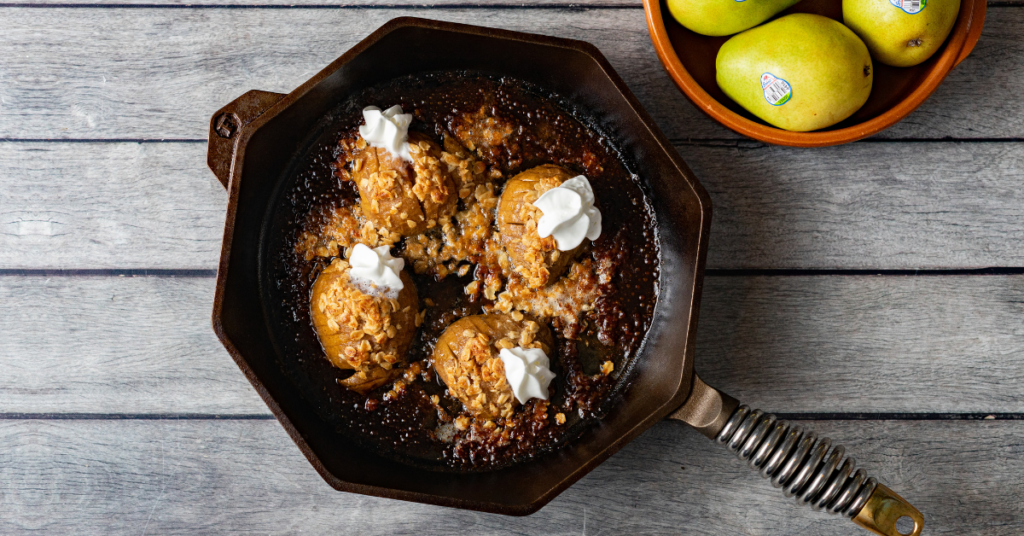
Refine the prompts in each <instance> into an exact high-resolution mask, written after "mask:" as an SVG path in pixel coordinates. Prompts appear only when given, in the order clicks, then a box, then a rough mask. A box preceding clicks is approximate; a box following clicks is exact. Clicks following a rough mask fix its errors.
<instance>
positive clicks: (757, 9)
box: [668, 0, 800, 36]
mask: <svg viewBox="0 0 1024 536" xmlns="http://www.w3.org/2000/svg"><path fill="white" fill-rule="evenodd" d="M799 1H800V0H668V10H669V11H670V12H671V13H672V16H673V17H675V19H676V20H677V21H679V24H682V25H683V26H685V27H687V28H689V29H690V30H693V31H694V32H697V33H699V34H701V35H713V36H720V35H732V34H734V33H737V32H742V31H743V30H746V29H748V28H753V27H754V26H757V25H758V24H761V23H762V22H764V21H766V20H768V19H770V18H772V17H774V16H775V14H777V13H779V12H780V11H782V10H784V9H786V8H788V7H791V6H793V5H795V4H796V3H797V2H799Z"/></svg>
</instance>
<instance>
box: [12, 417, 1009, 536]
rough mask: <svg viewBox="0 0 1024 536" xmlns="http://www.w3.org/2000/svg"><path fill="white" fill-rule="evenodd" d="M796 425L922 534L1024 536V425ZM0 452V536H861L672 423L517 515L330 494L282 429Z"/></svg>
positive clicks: (246, 428)
mask: <svg viewBox="0 0 1024 536" xmlns="http://www.w3.org/2000/svg"><path fill="white" fill-rule="evenodd" d="M802 424H804V425H806V426H809V427H811V428H813V429H816V430H819V431H820V432H821V433H822V434H824V435H827V436H829V437H831V438H833V439H834V440H836V441H838V442H840V443H842V444H845V445H846V446H848V447H849V449H850V450H852V451H853V452H855V453H856V456H857V459H858V463H860V464H861V465H862V466H863V467H865V468H867V469H868V470H869V471H871V472H872V474H878V475H883V480H884V482H886V483H887V484H888V485H890V486H891V487H893V488H896V489H899V490H900V491H901V492H902V493H904V495H905V496H906V497H907V498H908V499H910V500H912V501H913V502H914V503H915V505H916V506H917V507H918V508H920V509H921V510H922V512H923V513H924V514H925V516H927V519H928V520H929V523H930V524H929V526H928V527H929V528H928V529H926V530H927V532H926V534H930V535H936V534H946V535H951V536H1017V535H1019V534H1021V533H1022V532H1024V515H1022V513H1021V510H1020V505H1019V503H1016V502H1014V501H1013V500H1011V499H1010V498H1012V497H1019V496H1020V495H1021V494H1022V493H1024V481H1022V480H1021V478H1020V475H1021V472H1022V471H1024V450H1022V449H1021V439H1020V438H1021V436H1022V435H1024V423H1021V422H1019V421H1009V422H1007V421H939V422H909V423H907V422H896V421H872V422H864V421H853V422H836V421H832V422H827V421H810V422H805V423H802ZM0 441H3V444H4V445H5V448H4V449H3V450H0V496H2V497H4V501H5V505H4V510H3V514H2V515H0V533H3V534H12V533H21V532H24V533H32V532H41V533H50V534H65V533H68V532H69V531H71V532H72V533H75V534H83V533H89V534H182V535H192V534H235V533H239V532H241V533H246V534H300V533H302V534H358V535H361V536H362V535H381V536H391V535H395V534H401V535H420V534H467V535H488V536H491V535H493V536H497V535H522V534H543V535H566V536H568V535H570V534H572V535H578V534H586V535H590V536H594V535H616V534H644V535H653V534H700V535H716V536H717V535H722V534H730V535H733V534H749V535H766V534H772V535H774V534H780V535H787V536H791V535H800V536H859V535H861V536H862V535H864V534H866V533H864V532H861V531H860V529H858V528H857V527H856V526H854V525H853V524H852V523H850V522H849V521H845V520H842V519H840V518H837V517H832V516H828V515H826V514H824V513H820V512H814V511H812V510H810V509H809V508H806V507H801V508H797V506H796V505H795V502H793V501H791V500H787V499H785V498H784V497H783V496H782V494H781V493H780V492H779V491H778V490H775V489H773V488H772V487H771V485H770V484H768V483H767V482H765V481H764V480H763V479H762V478H761V477H760V476H759V475H757V474H756V473H755V472H754V471H751V470H750V469H749V468H747V466H746V465H745V464H743V463H741V462H740V461H739V460H737V459H735V458H733V457H732V455H730V454H729V453H728V452H726V451H725V449H723V448H721V447H719V446H718V445H717V444H715V443H712V442H710V441H708V440H707V439H706V438H704V437H703V436H701V435H700V434H698V433H696V432H694V431H692V430H689V429H687V428H686V427H684V426H683V425H682V424H679V423H674V422H664V423H660V424H657V425H655V426H654V427H653V428H652V429H651V430H649V431H648V432H647V433H645V434H644V435H643V436H641V437H640V438H639V439H637V440H636V441H634V442H633V443H631V444H629V445H627V446H626V448H625V449H623V450H622V451H621V452H620V453H618V454H616V455H615V456H613V457H612V458H611V459H610V460H608V461H607V462H605V463H604V464H603V465H601V466H600V467H598V468H597V469H596V470H595V471H594V472H592V473H591V474H589V475H588V476H586V477H585V478H584V479H583V480H582V481H581V482H579V483H578V484H576V485H575V486H573V487H572V488H570V489H569V490H567V491H566V492H565V493H564V494H562V495H561V496H560V497H558V498H557V499H555V500H554V501H553V502H552V503H551V504H550V505H549V506H547V507H545V508H544V509H543V510H541V511H540V512H538V513H537V514H534V515H532V516H529V517H520V518H509V517H504V516H497V515H491V514H480V513H473V512H464V511H458V510H450V509H446V508H439V507H433V506H423V505H416V504H411V503H399V502H395V501H389V500H386V499H376V498H369V497H362V496H357V495H348V494H340V493H337V492H335V491H333V490H332V489H331V488H330V487H328V486H327V484H325V483H324V482H323V481H322V480H321V479H320V477H319V475H317V474H316V473H315V472H314V471H313V469H312V467H310V465H309V464H308V463H307V462H306V460H305V458H303V457H302V455H301V454H300V453H299V452H298V450H297V449H296V448H295V447H294V445H293V444H292V443H291V441H290V440H289V438H288V436H287V435H286V434H285V432H284V430H283V429H282V428H281V427H280V425H278V424H277V422H276V421H267V420H258V421H252V420H249V421H238V420H235V421H227V422H218V421H210V420H187V421H138V420H132V421H109V420H75V421H54V420H50V421H32V420H28V421H16V422H3V421H0ZM1000 498H1002V500H1000Z"/></svg>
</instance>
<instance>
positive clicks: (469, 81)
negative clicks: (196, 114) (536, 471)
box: [269, 73, 659, 471]
mask: <svg viewBox="0 0 1024 536" xmlns="http://www.w3.org/2000/svg"><path fill="white" fill-rule="evenodd" d="M557 102H559V101H558V100H557V97H552V96H543V94H542V93H541V92H540V91H539V90H537V89H535V88H532V87H530V86H528V85H527V84H525V83H523V82H521V81H518V80H512V79H493V78H489V77H485V76H482V75H474V74H470V73H434V74H428V75H417V76H414V77H408V78H403V79H399V80H395V81H393V82H392V83H389V84H386V85H382V86H378V87H374V88H371V89H368V90H366V91H363V92H361V93H360V94H357V95H354V96H352V97H351V98H350V99H349V100H348V101H346V103H344V104H343V105H342V106H341V107H340V108H339V109H338V111H337V112H336V113H335V114H334V115H332V116H331V117H329V118H328V119H326V120H325V125H324V130H323V132H322V134H321V135H320V137H319V139H318V140H317V141H316V142H315V143H313V146H312V148H311V149H310V150H309V151H308V152H307V154H306V155H304V156H303V157H301V162H300V165H299V167H298V168H297V171H296V174H295V177H294V179H293V180H294V183H293V184H292V185H291V190H290V192H288V193H287V194H286V198H287V201H288V202H287V203H283V204H282V208H280V209H278V212H277V213H276V214H275V218H277V219H279V220H280V219H283V220H286V222H287V223H286V224H284V225H282V226H281V227H282V229H283V231H282V232H278V233H277V234H274V235H273V236H272V237H271V238H270V244H271V246H270V249H271V253H270V258H271V265H272V266H273V270H274V272H273V273H274V276H273V277H274V282H273V284H272V285H270V287H271V290H270V296H271V297H270V302H271V303H272V304H274V305H273V306H272V307H269V309H271V310H272V315H276V317H277V320H278V321H280V322H282V323H284V324H285V326H286V330H285V331H286V332H292V333H294V334H295V335H294V338H287V339H286V340H281V341H278V343H279V344H280V345H281V346H282V349H283V352H282V353H283V354H284V355H285V356H287V357H283V358H282V362H281V367H282V369H283V370H284V372H285V373H286V374H287V375H288V376H289V377H290V378H291V380H292V381H293V382H294V383H295V384H296V385H297V386H299V388H300V389H301V390H302V391H303V393H304V395H305V396H306V398H307V399H308V400H309V401H310V402H311V403H313V404H314V406H316V407H317V409H318V411H319V412H320V414H321V415H322V417H323V418H324V419H325V420H327V421H328V422H330V423H332V425H334V426H335V427H337V429H338V430H339V431H340V432H342V433H343V434H345V435H346V436H348V437H351V438H352V439H353V440H355V441H357V442H359V443H361V444H363V445H365V446H366V447H368V448H371V449H373V450H374V451H375V452H379V453H381V454H382V455H384V456H388V457H392V458H395V459H398V460H401V461H404V462H407V463H411V464H415V465H418V466H422V467H427V468H432V469H437V470H457V471H473V470H489V469H495V468H498V467H502V466H506V465H509V464H511V463H517V462H521V461H525V460H528V459H530V458H532V457H534V456H537V455H540V454H542V453H544V452H547V451H551V450H553V449H555V448H558V447H560V446H562V445H564V444H565V443H566V442H568V441H571V440H572V439H573V438H575V437H577V436H578V435H579V434H581V433H582V432H583V431H584V430H585V429H586V428H587V427H589V426H592V425H593V424H594V423H595V422H596V421H597V420H598V419H599V418H600V416H601V415H603V414H604V413H605V412H607V411H609V410H610V409H611V408H612V406H613V405H614V402H615V399H616V393H617V392H618V390H619V389H620V388H622V386H623V384H624V382H625V380H626V379H627V377H628V370H629V367H630V365H631V363H632V358H633V357H634V356H635V355H636V354H637V352H638V350H639V348H640V346H641V344H642V341H643V337H644V335H645V333H646V331H647V329H648V327H649V324H650V320H651V317H652V314H653V308H654V304H655V300H656V298H657V287H656V281H657V274H658V258H659V255H658V250H657V236H656V234H655V233H656V231H655V221H654V217H653V211H652V210H651V208H650V206H649V204H648V202H647V200H646V199H645V197H644V195H643V192H642V189H641V187H640V186H639V181H638V180H637V178H636V177H634V176H632V175H631V174H630V173H629V172H628V170H627V169H626V167H625V166H624V165H623V163H622V162H621V161H620V159H619V158H618V156H617V153H616V152H615V150H614V149H613V147H612V146H611V145H610V143H609V141H608V140H607V139H605V138H603V137H602V136H601V135H600V134H599V133H597V132H595V130H593V129H591V128H588V127H587V126H585V125H584V124H582V123H581V122H580V121H579V120H577V119H576V118H575V117H574V116H573V115H572V114H571V113H569V112H567V111H566V110H565V109H563V108H562V107H560V106H558V105H557V104H556V103H557ZM394 104H399V105H401V106H402V108H403V110H404V111H405V113H412V114H413V116H414V121H413V124H412V126H411V127H410V132H413V131H415V133H414V134H411V135H410V140H411V141H412V142H413V143H415V144H416V146H417V148H418V149H417V150H418V151H420V152H421V153H422V155H421V156H422V157H423V158H424V159H427V160H423V162H418V161H417V163H416V164H415V167H416V170H417V171H420V168H423V170H424V173H423V174H424V175H425V176H427V177H428V178H430V180H432V181H433V182H431V183H430V184H427V183H426V182H424V183H423V184H422V185H420V191H419V192H418V193H415V192H414V193H413V194H412V195H418V196H419V199H420V200H423V199H429V200H430V201H429V202H428V203H424V202H420V203H418V204H416V205H417V206H413V204H407V205H403V203H405V201H404V200H403V199H402V198H398V197H395V196H394V195H392V194H391V193H389V192H391V191H392V190H388V189H387V188H386V187H387V186H388V185H379V184H371V183H370V182H366V183H363V182H361V181H368V180H369V174H368V173H367V172H366V170H367V166H380V165H381V162H382V157H383V158H387V156H384V155H380V154H379V152H376V151H374V150H373V148H369V147H367V146H366V144H365V142H363V141H362V139H361V138H360V137H359V135H358V126H359V125H360V124H362V115H361V113H360V112H361V110H362V108H363V107H365V106H369V105H374V106H378V107H380V108H382V109H384V108H387V107H390V106H392V105H394ZM369 151H374V152H373V153H370V152H369ZM541 165H556V166H560V167H562V168H564V169H565V172H567V173H568V175H567V176H560V180H557V181H554V182H551V181H547V182H545V185H546V186H545V188H550V187H554V186H557V184H558V183H560V182H561V181H562V180H565V179H566V178H568V177H572V176H575V175H576V174H582V175H585V176H586V177H587V178H588V180H589V181H590V183H591V185H592V187H593V189H594V193H595V196H596V198H597V206H598V207H599V209H600V210H601V213H602V219H603V232H602V234H601V237H600V238H599V239H598V240H596V241H594V242H592V243H591V241H589V240H584V243H583V245H581V246H580V247H579V248H577V250H575V251H572V252H561V254H560V255H561V256H560V258H556V259H552V258H551V252H550V248H548V249H547V250H545V247H546V246H544V245H543V244H540V243H538V244H534V246H535V247H537V248H540V249H539V250H537V251H534V252H533V254H534V256H535V257H536V258H541V259H543V260H544V261H545V262H547V266H546V268H545V270H543V272H547V273H546V274H543V273H542V274H538V273H536V271H532V272H531V271H530V270H520V271H523V272H525V274H523V273H520V271H517V269H516V268H517V267H518V266H519V264H521V263H513V262H512V261H511V260H510V255H509V254H508V249H506V246H507V245H508V244H507V240H506V241H505V242H503V239H502V234H501V233H500V232H499V222H498V209H499V206H498V205H499V200H500V199H501V198H502V193H503V191H504V189H505V187H506V184H507V183H508V182H509V179H511V178H512V177H514V176H515V175H517V174H519V173H521V172H523V171H526V170H530V169H532V168H536V167H537V166H541ZM431 166H435V167H434V168H432V167H431ZM442 168H443V170H444V171H446V172H447V173H442V174H441V175H444V176H443V177H442V176H438V175H436V174H432V173H434V172H432V171H431V169H434V171H436V170H437V169H442ZM431 177H432V178H431ZM385 180H387V179H385ZM424 180H426V179H424ZM449 180H450V182H447V181H449ZM545 180H546V179H545ZM409 184H413V183H412V182H409ZM528 187H529V192H528V195H527V199H526V201H525V202H518V203H515V206H516V207H517V209H519V212H517V214H518V215H517V217H519V218H525V219H526V220H529V219H530V217H531V215H530V214H529V211H528V210H523V207H524V205H528V204H529V201H531V200H535V199H536V197H537V196H539V194H540V193H542V191H543V189H544V188H540V191H534V190H533V189H532V188H533V185H532V183H531V184H530V185H528ZM449 190H450V194H451V195H450V196H449V195H448V192H449ZM439 192H441V193H439ZM361 194H362V195H361ZM389 196H390V197H389ZM374 201H376V205H374ZM389 206H401V207H402V208H401V210H398V211H397V212H393V211H390V210H387V209H386V208H385V209H383V210H382V207H389ZM529 206H530V207H532V205H529ZM416 210H419V211H420V212H415V211H416ZM403 213H404V215H405V217H403V218H400V219H399V218H396V215H399V216H400V215H402V214H403ZM406 220H408V222H410V223H406ZM403 223H405V226H404V227H403V225H402V224H403ZM535 224H536V223H535V222H534V225H535ZM549 240H550V239H549ZM360 242H361V243H363V244H366V245H367V246H370V247H376V246H379V245H388V246H391V251H392V254H394V255H395V256H400V257H402V258H404V259H405V260H406V269H405V274H408V275H411V280H412V282H413V283H414V285H407V288H409V287H410V286H414V288H415V290H416V293H417V296H416V300H417V301H418V308H419V310H418V311H415V313H416V314H415V316H414V321H415V324H416V328H415V329H416V331H415V335H414V336H413V338H412V342H411V345H409V349H408V350H407V351H406V352H405V355H403V356H400V359H398V360H395V359H394V356H393V351H395V350H396V349H400V347H401V346H402V344H401V341H391V340H390V339H388V338H387V337H386V336H381V341H382V342H381V344H380V345H379V346H377V345H374V344H363V342H362V340H357V341H356V342H355V345H356V347H357V348H358V347H359V346H360V345H361V346H362V347H363V349H364V350H366V353H365V355H363V354H359V356H358V357H352V358H351V359H359V360H363V359H365V361H358V363H371V364H374V363H375V364H379V365H382V367H381V368H377V369H366V370H374V371H376V372H372V373H370V374H369V376H370V377H369V378H354V375H358V374H359V373H358V372H356V373H353V372H352V371H351V370H343V368H339V367H338V366H333V365H332V364H331V363H332V362H333V363H336V364H338V363H340V367H346V364H345V363H346V362H348V361H347V360H346V358H341V359H339V356H342V355H344V352H345V351H346V350H345V345H346V344H348V342H347V339H345V337H342V336H339V339H338V340H332V339H330V338H329V337H328V338H325V339H324V340H323V341H322V342H323V345H321V344H320V342H321V341H318V339H317V336H316V334H315V332H314V328H313V326H314V324H316V322H318V319H317V318H316V317H317V314H318V312H317V311H318V308H319V306H318V304H317V303H316V302H315V301H314V303H312V304H311V303H310V298H311V296H312V293H311V290H312V287H313V285H314V282H316V281H317V278H318V276H319V275H320V274H321V272H323V271H324V270H325V269H327V268H328V267H330V266H331V265H332V263H335V268H334V270H337V267H338V265H339V264H340V263H343V262H344V259H345V258H347V253H348V251H347V250H348V248H351V247H352V246H353V245H355V244H356V243H360ZM552 244H553V240H552ZM538 251H539V253H538ZM339 259H341V260H339ZM405 274H403V279H404V278H405V277H406V275H405ZM541 279H543V281H542V282H541V283H538V281H541ZM543 282H546V283H547V284H546V285H545V284H542V283H543ZM411 302H412V299H411V298H410V297H406V298H405V300H404V301H402V303H401V304H395V305H396V306H399V305H400V307H399V309H405V308H406V306H407V305H408V304H409V303H411ZM278 304H279V305H278ZM311 305H312V310H313V312H312V317H311V314H310V309H311V307H310V306H311ZM274 311H277V312H276V313H275V312H274ZM480 314H484V315H495V316H494V318H489V319H488V321H495V319H497V318H499V317H498V316H497V315H501V316H500V317H501V318H504V319H507V320H508V322H509V323H507V324H506V323H501V322H499V324H501V326H502V329H504V330H506V331H507V332H509V333H511V334H513V335H517V336H520V337H525V335H522V334H523V333H524V332H525V331H528V330H527V329H525V328H523V327H522V326H525V325H527V324H532V323H536V326H537V328H536V329H534V330H529V331H532V333H535V334H537V335H534V334H531V335H530V337H531V338H530V339H529V340H530V343H531V344H534V345H536V346H537V347H541V346H544V347H547V348H548V351H547V352H546V353H547V354H548V356H549V358H550V361H551V369H552V370H553V371H554V372H555V373H556V375H557V376H556V377H555V379H554V380H553V381H552V383H551V388H550V400H549V401H543V400H539V399H531V400H529V401H528V402H527V403H526V404H523V405H519V404H518V403H517V402H515V401H514V400H513V401H511V402H510V401H509V400H507V397H506V398H502V395H503V394H505V392H503V391H498V390H494V389H492V387H493V386H491V387H487V388H488V389H491V390H490V391H488V392H487V393H484V395H486V396H485V397H484V398H483V399H481V400H483V401H485V402H486V403H487V404H486V405H485V406H484V407H485V409H483V410H480V408H474V407H473V406H472V404H474V402H473V400H474V399H475V398H478V397H480V396H481V395H480V394H479V393H475V392H474V394H473V395H472V396H473V397H474V398H472V399H471V398H469V395H468V394H467V392H466V387H465V386H463V387H459V386H457V385H455V384H452V385H453V388H451V389H449V388H448V385H446V384H445V383H444V382H443V381H442V380H441V378H439V377H438V374H437V372H435V368H434V365H435V364H434V363H433V361H432V356H433V355H434V352H435V345H437V344H438V339H439V338H440V337H441V336H442V333H444V332H445V329H446V328H448V327H449V326H450V325H452V324H453V323H455V322H457V321H460V320H462V319H466V318H467V317H470V316H472V315H480ZM319 322H321V323H323V322H325V320H323V319H320V320H319ZM510 326H512V327H510ZM462 331H466V336H464V337H463V335H462V333H461V332H462ZM484 331H487V330H484ZM346 334H350V333H348V332H346ZM357 335H359V337H361V338H365V337H363V334H362V333H360V334H357ZM456 335H458V336H460V337H463V338H464V339H466V340H468V336H469V335H470V334H469V333H468V331H467V330H460V333H459V334H456ZM472 335H473V336H474V337H475V336H477V335H479V333H473V334H472ZM485 335H487V336H486V337H484V338H485V339H486V342H481V344H482V345H483V346H482V347H486V348H488V351H489V352H492V353H491V354H488V355H490V357H493V356H494V355H496V352H497V351H498V350H499V349H500V348H501V347H502V346H501V345H507V344H509V341H508V340H504V341H503V340H502V338H505V337H506V335H501V334H500V333H498V332H495V333H494V334H491V333H487V334H485ZM491 335H494V336H491ZM396 336H397V337H399V338H401V334H399V335H396ZM481 340H482V341H483V339H481ZM371 342H373V340H371ZM464 343H465V340H462V341H460V342H459V344H458V345H456V346H457V347H458V348H462V347H463V345H464ZM516 344H517V345H518V344H519V341H516ZM488 345H489V346H488ZM389 352H391V353H389ZM351 353H352V352H351V351H350V354H351ZM438 355H439V356H441V354H438ZM455 357H456V358H457V356H455ZM439 359H441V360H442V361H444V360H445V359H446V358H445V357H443V356H442V357H439ZM481 362H483V363H484V365H483V366H484V367H487V366H488V365H487V362H486V361H483V360H481ZM450 365H451V364H450ZM383 367H386V369H387V370H386V371H384V368H383ZM438 370H441V369H438ZM448 370H449V371H459V370H462V369H460V368H459V367H458V366H456V365H451V366H450V367H449V369H448ZM478 373H482V374H487V371H486V370H485V371H483V372H478ZM441 374H442V375H444V374H446V372H444V371H441ZM448 374H451V375H456V376H457V375H458V372H451V373H448ZM380 378H385V381H383V383H382V384H379V385H375V384H374V383H372V382H374V381H379V380H380ZM446 379H448V381H449V383H451V382H453V381H454V382H457V381H458V379H457V378H456V379H453V378H446ZM368 382H369V383H368ZM343 384H344V385H343ZM345 385H347V386H349V387H352V386H359V385H362V386H363V387H364V388H365V387H367V386H369V387H370V389H368V390H365V389H363V390H365V393H364V392H359V390H358V389H357V390H353V389H350V388H346V386H345ZM487 385H488V386H490V385H491V384H487ZM469 389H471V390H472V389H473V387H472V386H469ZM487 405H490V406H492V407H493V408H494V409H495V410H496V411H490V410H488V409H486V406H487ZM510 408H511V411H509V409H510Z"/></svg>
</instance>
